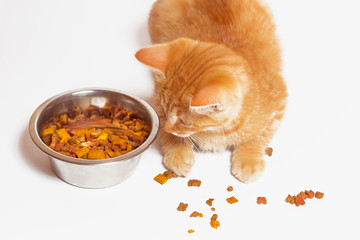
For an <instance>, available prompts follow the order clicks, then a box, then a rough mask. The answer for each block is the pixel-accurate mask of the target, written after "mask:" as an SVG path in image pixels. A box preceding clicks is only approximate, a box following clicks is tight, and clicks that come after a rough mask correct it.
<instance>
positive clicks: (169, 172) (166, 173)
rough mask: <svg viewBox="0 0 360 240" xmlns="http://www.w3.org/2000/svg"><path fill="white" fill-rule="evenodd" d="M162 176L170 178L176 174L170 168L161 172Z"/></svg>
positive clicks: (175, 176)
mask: <svg viewBox="0 0 360 240" xmlns="http://www.w3.org/2000/svg"><path fill="white" fill-rule="evenodd" d="M163 175H164V176H166V177H167V178H168V179H171V178H177V177H178V176H177V175H176V174H175V173H174V172H173V171H171V170H166V171H165V172H164V173H163Z"/></svg>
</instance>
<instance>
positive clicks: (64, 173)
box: [29, 88, 159, 188]
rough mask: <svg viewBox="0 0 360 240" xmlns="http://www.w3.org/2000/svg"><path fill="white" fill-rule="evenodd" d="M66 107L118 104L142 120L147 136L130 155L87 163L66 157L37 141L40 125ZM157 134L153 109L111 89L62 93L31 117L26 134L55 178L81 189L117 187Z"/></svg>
mask: <svg viewBox="0 0 360 240" xmlns="http://www.w3.org/2000/svg"><path fill="white" fill-rule="evenodd" d="M69 104H73V105H74V106H80V107H81V108H83V109H84V108H86V107H88V106H89V105H96V106H98V107H103V106H105V105H119V104H121V105H122V106H124V107H125V108H126V109H129V110H133V111H136V112H138V113H139V114H141V115H142V116H144V118H145V120H146V121H147V123H148V124H149V125H150V128H151V131H150V135H149V136H148V138H147V139H146V141H145V142H144V143H143V144H142V145H140V146H139V147H138V148H136V149H134V150H133V151H131V152H129V153H127V154H124V155H122V156H119V157H114V158H108V159H100V160H88V159H78V158H73V157H68V156H65V155H63V154H60V153H58V152H56V151H54V150H52V149H51V148H49V147H48V146H47V145H46V144H45V143H44V142H43V141H42V139H41V138H40V130H41V127H42V125H43V124H44V123H45V122H46V121H48V120H49V119H50V118H51V117H53V116H54V115H57V114H60V113H64V112H67V109H68V106H69ZM158 130H159V119H158V116H157V115H156V112H155V111H154V109H153V108H152V107H151V106H150V105H149V104H148V103H146V102H145V101H144V100H142V99H141V98H139V97H136V96H134V95H131V94H127V93H123V92H121V91H117V90H113V89H103V88H101V89H100V88H86V89H77V90H72V91H69V92H65V93H62V94H59V95H57V96H54V97H52V98H50V99H48V100H46V101H45V102H44V103H43V104H41V105H40V106H39V107H38V108H37V109H36V110H35V112H34V113H33V115H32V116H31V119H30V122H29V132H30V136H31V138H32V140H33V141H34V143H35V144H36V146H38V147H39V148H40V150H42V151H43V152H44V153H46V154H47V155H48V156H49V158H50V162H51V165H52V167H53V169H54V172H55V173H56V175H57V176H58V177H59V178H60V179H62V180H64V181H65V182H67V183H70V184H72V185H75V186H78V187H83V188H104V187H109V186H113V185H115V184H118V183H120V182H122V181H123V180H125V179H126V178H128V177H129V176H130V175H131V174H132V173H133V171H134V170H135V168H136V166H137V164H138V161H139V158H140V155H141V154H142V153H143V152H144V151H145V150H146V149H148V148H149V146H150V145H151V144H152V143H153V141H154V140H155V138H156V135H157V133H158Z"/></svg>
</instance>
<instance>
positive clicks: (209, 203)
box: [206, 198, 214, 207]
mask: <svg viewBox="0 0 360 240" xmlns="http://www.w3.org/2000/svg"><path fill="white" fill-rule="evenodd" d="M213 201H214V199H213V198H209V199H208V200H207V201H206V204H207V205H209V206H210V207H211V206H212V204H213Z"/></svg>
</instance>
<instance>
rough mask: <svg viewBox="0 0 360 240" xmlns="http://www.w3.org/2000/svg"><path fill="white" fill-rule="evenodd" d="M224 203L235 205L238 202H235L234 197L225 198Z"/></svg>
mask: <svg viewBox="0 0 360 240" xmlns="http://www.w3.org/2000/svg"><path fill="white" fill-rule="evenodd" d="M226 201H227V202H228V203H230V204H233V203H237V202H238V201H239V200H237V199H236V198H235V197H234V196H232V197H229V198H227V199H226Z"/></svg>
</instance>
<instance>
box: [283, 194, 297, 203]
mask: <svg viewBox="0 0 360 240" xmlns="http://www.w3.org/2000/svg"><path fill="white" fill-rule="evenodd" d="M295 198H296V197H295V196H291V195H290V194H289V195H288V196H287V198H286V199H285V201H286V202H288V203H290V204H295Z"/></svg>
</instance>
